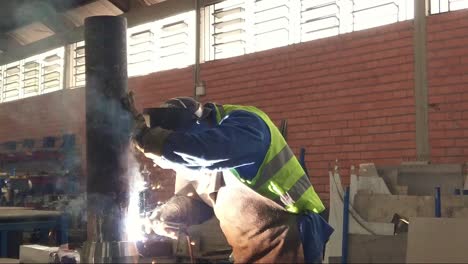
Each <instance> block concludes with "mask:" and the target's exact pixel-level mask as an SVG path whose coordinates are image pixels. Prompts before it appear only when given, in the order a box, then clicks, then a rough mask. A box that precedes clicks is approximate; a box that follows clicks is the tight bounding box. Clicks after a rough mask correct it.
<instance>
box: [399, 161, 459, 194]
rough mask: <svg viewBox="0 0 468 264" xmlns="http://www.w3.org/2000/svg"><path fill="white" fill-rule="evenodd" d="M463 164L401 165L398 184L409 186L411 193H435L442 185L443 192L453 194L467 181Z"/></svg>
mask: <svg viewBox="0 0 468 264" xmlns="http://www.w3.org/2000/svg"><path fill="white" fill-rule="evenodd" d="M462 168H463V166H462V165H461V164H429V165H412V166H409V165H407V166H400V167H399V168H398V185H404V186H408V194H409V195H433V194H434V188H435V187H440V190H441V194H453V192H454V190H455V189H462V188H463V186H464V182H465V176H464V175H463V169H462Z"/></svg>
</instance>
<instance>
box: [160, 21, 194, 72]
mask: <svg viewBox="0 0 468 264" xmlns="http://www.w3.org/2000/svg"><path fill="white" fill-rule="evenodd" d="M190 31H193V29H192V27H191V26H190V25H189V21H188V19H184V18H183V17H180V20H178V19H170V20H163V21H160V23H159V34H158V37H159V38H158V44H159V45H158V47H159V49H158V64H159V67H158V68H159V69H160V70H165V69H171V68H177V67H182V66H186V65H188V64H190V63H193V57H192V56H191V55H192V54H193V52H192V50H193V46H192V45H190V44H191V43H193V40H192V38H191V32H190Z"/></svg>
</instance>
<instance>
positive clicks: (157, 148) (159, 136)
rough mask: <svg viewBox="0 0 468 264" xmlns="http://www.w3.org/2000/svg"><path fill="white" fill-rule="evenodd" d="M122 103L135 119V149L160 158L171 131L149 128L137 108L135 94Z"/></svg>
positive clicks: (131, 94) (133, 134) (124, 99)
mask: <svg viewBox="0 0 468 264" xmlns="http://www.w3.org/2000/svg"><path fill="white" fill-rule="evenodd" d="M121 102H122V107H123V108H124V109H125V110H127V111H129V112H130V113H131V114H132V116H133V119H134V123H133V131H132V138H133V142H134V143H135V147H136V148H137V149H138V150H139V151H141V152H143V153H146V152H149V153H153V154H156V155H159V156H160V155H161V153H162V147H163V145H164V142H165V140H166V138H167V136H168V135H169V134H170V133H171V131H170V130H167V129H163V128H160V127H155V128H149V127H148V125H147V123H146V120H145V118H144V116H143V115H142V114H141V113H140V112H139V111H138V110H137V109H136V107H135V100H134V98H133V92H129V93H128V94H127V96H124V97H123V98H122V99H121Z"/></svg>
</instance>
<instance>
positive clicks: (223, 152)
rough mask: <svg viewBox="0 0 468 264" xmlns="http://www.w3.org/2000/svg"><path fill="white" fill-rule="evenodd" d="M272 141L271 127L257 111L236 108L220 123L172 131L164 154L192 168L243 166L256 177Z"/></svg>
mask: <svg viewBox="0 0 468 264" xmlns="http://www.w3.org/2000/svg"><path fill="white" fill-rule="evenodd" d="M269 145H270V131H269V129H268V126H267V125H266V124H265V122H264V121H263V120H262V119H261V118H260V117H258V116H257V115H255V114H253V113H250V112H247V111H234V112H232V113H230V114H229V116H228V117H226V118H225V119H224V120H223V121H222V122H221V123H220V124H219V125H216V126H214V127H211V128H205V129H203V128H197V129H194V130H192V131H189V132H185V133H183V132H172V133H171V134H170V135H169V136H168V137H167V138H166V140H165V142H164V146H163V151H162V156H163V157H164V158H165V159H167V160H169V161H171V162H174V163H178V164H182V165H184V166H186V167H189V168H207V169H227V168H238V170H244V172H245V173H242V174H243V175H246V177H247V178H250V179H251V178H253V177H254V176H255V174H256V172H257V170H258V167H259V166H260V164H261V163H262V162H263V159H264V157H265V154H266V152H267V151H268V148H269Z"/></svg>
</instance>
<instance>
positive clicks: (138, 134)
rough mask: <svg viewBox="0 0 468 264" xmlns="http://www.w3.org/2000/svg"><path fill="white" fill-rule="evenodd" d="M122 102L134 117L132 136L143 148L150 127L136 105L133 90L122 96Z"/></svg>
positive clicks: (124, 107)
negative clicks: (143, 141)
mask: <svg viewBox="0 0 468 264" xmlns="http://www.w3.org/2000/svg"><path fill="white" fill-rule="evenodd" d="M121 103H122V107H123V109H125V110H127V111H128V112H130V114H131V115H132V117H133V131H132V137H133V139H134V141H135V143H136V146H137V147H139V148H142V146H141V145H142V138H143V136H144V135H145V134H146V133H147V132H148V130H149V128H148V126H147V124H146V121H145V118H144V117H143V115H142V114H141V113H140V112H139V111H138V110H137V109H136V107H135V100H134V98H133V92H129V93H128V94H127V96H124V97H122V99H121Z"/></svg>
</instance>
